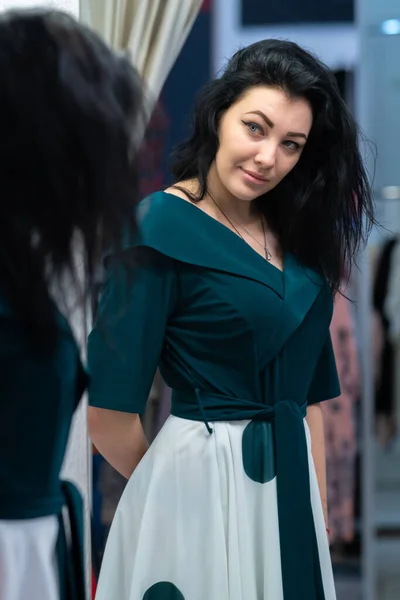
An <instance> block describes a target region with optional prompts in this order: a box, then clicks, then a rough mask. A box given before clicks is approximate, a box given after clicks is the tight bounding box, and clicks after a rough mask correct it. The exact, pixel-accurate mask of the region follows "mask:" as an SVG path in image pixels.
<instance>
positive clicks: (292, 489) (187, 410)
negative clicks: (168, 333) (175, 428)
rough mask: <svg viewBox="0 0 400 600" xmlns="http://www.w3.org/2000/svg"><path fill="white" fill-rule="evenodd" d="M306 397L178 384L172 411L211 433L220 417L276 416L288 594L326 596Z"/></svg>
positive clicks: (292, 598) (293, 597)
mask: <svg viewBox="0 0 400 600" xmlns="http://www.w3.org/2000/svg"><path fill="white" fill-rule="evenodd" d="M306 411H307V402H303V403H302V404H299V403H298V402H295V401H294V400H291V399H285V400H279V401H278V402H277V403H276V404H275V405H274V406H271V405H266V404H261V403H258V402H254V401H252V400H241V399H240V398H233V397H230V396H224V395H218V394H209V393H206V392H203V391H201V390H199V389H196V390H173V391H172V407H171V414H172V415H174V416H177V417H181V418H183V419H189V420H194V421H203V422H204V424H205V426H206V427H207V431H208V432H209V433H210V435H211V434H212V432H213V430H212V428H211V426H210V423H212V422H216V421H242V420H251V421H273V422H274V433H275V436H274V437H275V454H276V457H275V458H276V482H277V502H278V518H279V536H280V548H281V565H282V580H283V595H284V600H325V594H324V589H323V583H322V576H321V568H320V560H319V552H318V545H317V538H316V533H315V525H314V517H313V512H312V506H311V494H310V473H309V466H308V449H307V440H306V433H305V428H304V423H303V419H304V417H305V416H306Z"/></svg>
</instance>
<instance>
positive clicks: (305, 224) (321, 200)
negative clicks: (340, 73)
mask: <svg viewBox="0 0 400 600" xmlns="http://www.w3.org/2000/svg"><path fill="white" fill-rule="evenodd" d="M259 85H264V86H273V87H275V88H279V89H281V90H283V91H284V92H285V93H286V94H288V96H289V97H293V98H296V97H301V98H305V99H306V100H307V101H308V102H309V103H310V105H311V108H312V113H313V124H312V129H311V132H310V135H309V139H308V141H307V144H306V146H305V148H304V151H303V153H302V155H301V158H300V160H299V162H298V163H297V165H296V166H295V167H294V169H293V170H292V171H291V172H290V173H289V174H288V175H287V176H286V177H285V178H284V179H283V180H282V181H281V182H280V183H279V185H278V186H277V187H276V188H275V189H273V190H271V191H270V192H268V193H267V194H265V195H263V196H260V197H259V198H258V199H257V202H258V204H259V208H260V210H261V211H262V213H263V214H264V215H265V217H266V219H267V221H268V224H269V226H270V227H272V228H273V229H274V231H275V232H276V234H277V235H278V237H279V239H280V243H281V244H282V247H283V249H284V250H285V251H291V252H292V253H294V254H295V255H296V256H297V257H298V259H299V260H300V261H301V262H302V263H303V264H305V265H307V266H309V267H311V268H314V269H316V270H318V271H319V272H322V274H323V275H324V276H325V277H326V279H327V280H328V281H329V283H330V285H331V287H332V291H333V292H336V291H337V290H338V289H339V287H340V283H341V277H342V274H343V267H344V265H345V264H346V265H348V266H349V265H351V264H352V263H353V262H354V260H355V258H356V256H357V253H358V251H359V248H360V244H361V243H363V242H365V241H366V239H367V237H368V234H369V232H370V229H371V226H372V225H373V224H374V207H373V201H372V194H371V189H370V185H369V182H368V177H367V174H366V171H365V168H364V165H363V160H362V157H361V154H360V150H359V133H358V129H357V126H356V124H355V121H354V119H353V117H352V115H351V113H350V111H349V109H348V108H347V106H346V104H345V102H344V101H343V99H342V97H341V95H340V92H339V89H338V86H337V83H336V80H335V77H334V75H333V73H332V72H331V71H330V70H329V69H328V68H327V67H326V66H325V65H324V64H322V63H321V62H320V61H319V60H318V59H317V58H315V57H314V56H312V55H311V54H309V53H308V52H306V51H305V50H303V49H302V48H300V47H299V46H298V45H297V44H295V43H292V42H288V41H280V40H274V39H272V40H264V41H260V42H257V43H255V44H252V45H251V46H248V47H247V48H244V49H242V50H239V51H238V52H236V54H234V56H233V57H232V58H231V60H230V61H229V62H228V64H227V66H226V68H225V70H224V72H223V74H222V75H221V76H220V77H219V78H217V79H215V80H213V81H210V82H209V83H208V84H206V86H205V87H204V88H203V89H202V91H201V92H200V94H199V96H198V98H197V102H196V107H195V112H194V123H193V131H192V134H191V136H190V138H189V139H188V140H187V141H185V142H184V143H183V144H181V145H180V146H178V147H177V149H176V151H175V152H174V154H173V162H172V170H173V173H174V176H175V177H176V179H177V181H178V182H179V181H183V180H185V179H191V178H196V179H198V180H199V183H200V191H199V194H198V195H197V196H194V195H191V200H192V201H194V202H196V201H199V200H201V199H202V198H204V196H205V194H206V193H207V176H208V172H209V169H210V167H211V165H212V164H213V162H214V159H215V155H216V153H217V150H218V145H219V140H218V126H219V122H220V119H221V116H222V115H223V114H224V112H225V111H226V110H228V109H229V107H230V106H232V104H234V103H235V102H236V101H238V100H239V99H240V97H241V96H242V95H243V94H244V93H245V92H246V91H247V90H248V89H249V88H251V87H254V86H259Z"/></svg>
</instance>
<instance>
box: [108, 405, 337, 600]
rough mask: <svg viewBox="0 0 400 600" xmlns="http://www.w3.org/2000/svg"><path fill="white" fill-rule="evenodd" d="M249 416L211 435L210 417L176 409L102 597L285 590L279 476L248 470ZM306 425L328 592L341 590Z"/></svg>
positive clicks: (120, 526)
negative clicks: (259, 477)
mask: <svg viewBox="0 0 400 600" xmlns="http://www.w3.org/2000/svg"><path fill="white" fill-rule="evenodd" d="M248 423H249V421H236V422H221V423H219V422H216V423H213V424H212V427H213V429H214V433H213V434H212V435H211V436H210V435H209V434H208V432H207V430H206V428H205V426H204V423H200V422H197V421H189V420H186V419H181V418H178V417H174V416H170V417H169V418H168V420H167V421H166V423H165V425H164V427H163V428H162V430H161V431H160V433H159V434H158V436H157V438H156V440H155V441H154V443H153V444H152V445H151V447H150V449H149V450H148V452H147V453H146V455H145V456H144V458H143V460H142V461H141V462H140V464H139V465H138V467H137V468H136V470H135V472H134V474H133V475H132V477H131V479H130V480H129V482H128V484H127V486H126V488H125V491H124V493H123V495H122V498H121V500H120V503H119V506H118V509H117V511H116V514H115V518H114V521H113V524H112V527H111V530H110V534H109V537H108V541H107V546H106V550H105V554H104V558H103V564H102V568H101V573H100V579H99V584H98V591H97V596H96V600H283V589H282V574H281V562H280V543H279V527H278V506H277V493H276V478H274V479H272V480H271V481H270V482H268V483H263V484H260V483H257V482H255V481H253V480H251V479H250V478H249V477H248V476H247V475H246V473H245V471H244V468H243V459H242V435H243V430H244V428H245V427H246V426H247V424H248ZM304 426H305V428H306V437H307V444H308V451H309V465H310V486H311V499H312V508H313V514H314V521H315V528H316V533H317V540H318V548H319V555H320V564H321V573H322V579H323V585H324V590H325V600H336V594H335V588H334V581H333V575H332V565H331V560H330V553H329V545H328V539H327V535H326V530H325V523H324V517H323V511H322V506H321V500H320V494H319V490H318V483H317V478H316V474H315V469H314V464H313V460H312V455H311V443H310V434H309V430H308V426H307V424H306V421H305V420H304ZM295 502H296V495H295V494H294V495H293V503H294V507H295ZM299 600H306V599H303V598H302V599H300V598H299Z"/></svg>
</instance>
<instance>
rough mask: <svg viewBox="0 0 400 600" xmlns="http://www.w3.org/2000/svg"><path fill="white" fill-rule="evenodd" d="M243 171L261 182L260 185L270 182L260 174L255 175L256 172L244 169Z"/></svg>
mask: <svg viewBox="0 0 400 600" xmlns="http://www.w3.org/2000/svg"><path fill="white" fill-rule="evenodd" d="M242 171H243V172H244V173H246V174H247V175H250V177H253V178H254V179H256V180H257V181H259V182H260V183H268V181H269V179H267V178H266V177H263V175H260V173H255V172H254V171H249V170H248V169H243V168H242Z"/></svg>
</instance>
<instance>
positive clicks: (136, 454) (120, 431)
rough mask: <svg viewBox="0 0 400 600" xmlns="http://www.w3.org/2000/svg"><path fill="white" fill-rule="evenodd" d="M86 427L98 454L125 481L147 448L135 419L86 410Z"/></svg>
mask: <svg viewBox="0 0 400 600" xmlns="http://www.w3.org/2000/svg"><path fill="white" fill-rule="evenodd" d="M88 427H89V435H90V438H91V440H92V442H93V444H94V445H95V446H96V448H97V450H98V451H99V452H100V454H102V455H103V456H104V458H105V459H106V460H107V461H108V462H109V463H110V465H112V466H113V467H114V469H116V470H117V471H118V472H119V473H121V475H123V476H124V477H126V478H127V479H129V478H130V476H131V475H132V473H133V471H134V470H135V468H136V467H137V465H138V464H139V462H140V461H141V460H142V458H143V456H144V454H145V453H146V451H147V449H148V447H149V445H148V442H147V440H146V437H145V435H144V431H143V427H142V424H141V421H140V417H139V415H137V414H133V413H126V412H120V411H117V410H108V409H105V408H95V407H93V406H89V409H88Z"/></svg>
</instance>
